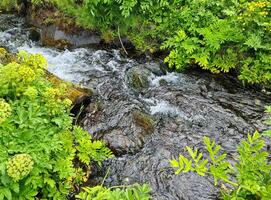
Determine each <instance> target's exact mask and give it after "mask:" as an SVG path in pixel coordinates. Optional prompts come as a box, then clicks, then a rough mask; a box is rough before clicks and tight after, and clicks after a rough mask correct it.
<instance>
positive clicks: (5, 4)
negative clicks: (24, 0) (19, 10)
mask: <svg viewBox="0 0 271 200" xmlns="http://www.w3.org/2000/svg"><path fill="white" fill-rule="evenodd" d="M15 5H16V0H1V2H0V11H1V10H4V11H10V10H12V9H14V8H15Z"/></svg>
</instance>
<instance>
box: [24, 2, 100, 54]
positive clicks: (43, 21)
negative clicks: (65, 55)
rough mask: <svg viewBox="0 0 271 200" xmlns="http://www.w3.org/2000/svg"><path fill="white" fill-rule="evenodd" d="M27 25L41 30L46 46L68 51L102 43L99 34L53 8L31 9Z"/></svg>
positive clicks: (29, 9) (28, 10) (28, 11)
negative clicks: (77, 23)
mask: <svg viewBox="0 0 271 200" xmlns="http://www.w3.org/2000/svg"><path fill="white" fill-rule="evenodd" d="M26 23H27V24H28V25H30V26H33V27H36V28H38V29H40V30H41V32H40V35H41V36H40V38H41V42H42V44H43V45H45V46H52V47H56V48H59V49H66V48H68V47H82V46H91V45H97V44H100V42H101V37H100V35H99V34H98V33H97V32H95V31H91V30H85V29H83V28H81V27H78V26H77V25H76V24H75V22H74V21H72V20H71V19H70V18H68V17H67V16H65V15H63V14H60V13H58V12H56V11H55V10H54V9H52V8H44V9H35V7H33V6H32V7H29V8H28V9H27V17H26Z"/></svg>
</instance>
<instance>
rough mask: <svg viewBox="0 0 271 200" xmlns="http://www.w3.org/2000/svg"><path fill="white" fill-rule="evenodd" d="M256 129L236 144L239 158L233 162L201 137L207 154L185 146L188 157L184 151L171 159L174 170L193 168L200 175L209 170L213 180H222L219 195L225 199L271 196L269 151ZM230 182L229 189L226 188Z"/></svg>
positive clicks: (237, 199) (267, 197) (241, 199)
mask: <svg viewBox="0 0 271 200" xmlns="http://www.w3.org/2000/svg"><path fill="white" fill-rule="evenodd" d="M261 137H262V136H261V135H260V134H259V133H258V132H257V131H256V132H255V133H254V134H253V135H250V134H248V137H247V140H242V141H241V144H240V145H239V146H238V148H237V151H238V155H239V156H238V159H237V161H236V163H235V165H231V164H230V163H229V162H228V161H226V157H227V154H221V153H220V152H219V151H220V149H221V146H220V145H216V144H215V141H211V140H210V139H209V138H207V137H204V144H205V146H206V149H207V152H208V155H209V157H208V158H207V159H204V158H203V154H202V153H199V151H198V149H195V150H192V149H191V148H190V147H187V148H186V149H187V151H188V154H189V155H190V157H191V159H189V158H186V157H185V156H183V155H180V156H179V159H178V160H171V161H170V163H171V166H172V167H174V168H176V172H175V173H176V174H179V173H180V172H183V173H186V172H189V171H193V172H196V173H198V174H199V175H201V176H205V175H206V174H209V175H211V176H212V177H213V179H214V184H215V185H218V184H223V185H224V187H223V188H224V189H223V190H222V196H223V199H225V200H254V199H262V200H269V199H271V163H270V161H269V160H268V156H269V153H268V152H267V151H266V150H265V148H266V146H265V141H264V140H263V139H261ZM226 185H229V186H230V188H231V189H225V188H226Z"/></svg>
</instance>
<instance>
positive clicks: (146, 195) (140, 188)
mask: <svg viewBox="0 0 271 200" xmlns="http://www.w3.org/2000/svg"><path fill="white" fill-rule="evenodd" d="M83 189H84V192H81V193H80V194H79V195H77V196H76V198H78V199H82V200H150V199H151V196H150V192H151V190H150V187H149V186H148V185H146V184H144V185H138V184H134V185H130V186H115V187H111V188H106V187H103V186H96V187H86V188H83Z"/></svg>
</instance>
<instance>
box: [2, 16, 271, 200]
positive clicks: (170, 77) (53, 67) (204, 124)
mask: <svg viewBox="0 0 271 200" xmlns="http://www.w3.org/2000/svg"><path fill="white" fill-rule="evenodd" d="M28 30H29V29H28V27H27V26H25V24H24V20H23V19H19V18H17V17H15V16H13V15H1V16H0V46H4V47H7V48H8V49H9V50H10V51H13V52H16V51H18V50H26V51H29V52H30V53H41V54H43V55H44V56H45V57H46V58H47V60H48V62H49V71H51V72H52V73H54V74H55V75H57V76H59V77H60V78H62V79H64V80H67V81H71V82H74V83H76V84H80V85H82V86H84V87H88V88H92V89H93V90H94V96H93V97H91V102H90V104H89V105H86V108H85V112H84V115H83V116H82V117H81V120H80V125H82V126H83V127H84V128H85V129H86V130H88V131H89V132H90V133H91V134H93V136H94V137H95V138H101V139H104V140H105V141H106V142H107V143H108V145H109V146H110V147H111V149H112V150H113V151H114V153H115V155H116V157H115V158H113V159H110V160H108V161H106V162H105V163H104V166H103V169H102V170H98V171H97V172H96V173H95V176H94V177H93V179H97V180H99V178H102V177H103V176H104V173H103V171H105V170H106V169H108V168H110V174H109V176H108V177H107V179H106V184H108V185H119V184H132V183H135V182H140V183H149V184H150V185H151V187H152V190H153V196H154V199H157V200H178V199H180V200H211V199H216V198H217V194H218V191H217V189H216V188H215V187H213V186H212V181H211V179H210V178H209V177H201V176H198V175H196V174H194V173H187V174H179V175H178V176H177V175H174V171H173V170H172V169H171V168H170V166H169V159H171V158H176V157H177V156H178V154H179V153H184V148H185V146H187V145H189V146H192V147H197V148H200V149H202V148H203V145H202V138H203V136H209V137H211V138H212V139H215V140H216V141H217V142H218V144H220V145H221V146H222V150H223V151H226V152H227V153H228V154H229V157H230V158H231V159H232V158H234V157H235V156H236V146H237V144H238V143H239V141H240V140H241V139H242V138H244V137H245V136H246V134H247V133H248V132H252V131H254V130H259V131H261V130H265V129H266V128H267V127H266V126H265V125H264V124H263V120H264V119H266V116H265V114H264V112H263V110H264V106H265V105H267V104H268V103H270V102H271V101H270V98H269V96H267V95H265V94H262V93H260V92H256V91H253V90H251V89H244V88H243V87H242V86H241V85H240V84H239V83H238V82H237V81H236V80H235V79H233V78H229V77H226V76H218V75H216V76H213V75H211V74H209V73H206V72H202V71H196V70H195V71H190V72H189V73H170V72H166V71H165V70H164V67H163V64H161V61H155V60H152V59H151V58H146V59H144V61H138V60H133V59H129V58H127V57H125V56H123V55H122V54H121V53H120V51H119V50H97V49H91V48H76V49H72V50H64V51H61V50H57V49H54V48H48V47H42V46H41V45H40V44H39V43H38V42H32V41H30V40H29V32H28Z"/></svg>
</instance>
